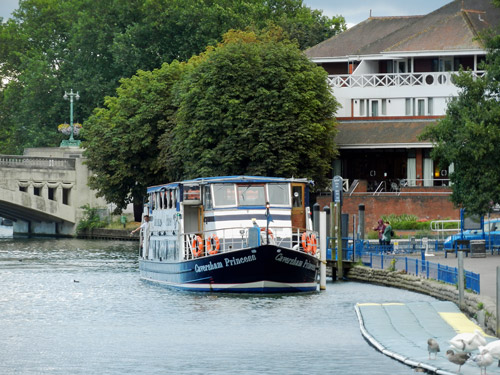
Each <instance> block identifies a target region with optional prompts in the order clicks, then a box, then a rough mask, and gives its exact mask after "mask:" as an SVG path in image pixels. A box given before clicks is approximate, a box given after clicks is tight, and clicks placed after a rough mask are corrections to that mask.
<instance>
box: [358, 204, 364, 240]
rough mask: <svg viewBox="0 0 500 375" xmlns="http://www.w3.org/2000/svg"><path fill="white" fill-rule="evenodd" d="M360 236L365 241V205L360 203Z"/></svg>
mask: <svg viewBox="0 0 500 375" xmlns="http://www.w3.org/2000/svg"><path fill="white" fill-rule="evenodd" d="M358 220H359V222H358V228H359V230H358V233H359V234H358V238H359V239H360V240H361V241H364V239H365V205H364V204H360V205H358Z"/></svg>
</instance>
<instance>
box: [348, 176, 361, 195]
mask: <svg viewBox="0 0 500 375" xmlns="http://www.w3.org/2000/svg"><path fill="white" fill-rule="evenodd" d="M358 185H359V180H354V181H353V182H352V185H351V187H350V188H349V191H348V194H349V196H351V195H352V193H354V190H356V188H357V187H358Z"/></svg>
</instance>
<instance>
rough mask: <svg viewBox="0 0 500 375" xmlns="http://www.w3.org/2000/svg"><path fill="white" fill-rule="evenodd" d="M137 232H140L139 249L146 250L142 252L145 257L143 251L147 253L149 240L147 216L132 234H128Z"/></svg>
mask: <svg viewBox="0 0 500 375" xmlns="http://www.w3.org/2000/svg"><path fill="white" fill-rule="evenodd" d="M138 230H140V231H141V234H142V236H141V241H142V242H141V249H146V250H143V256H144V257H145V255H146V253H145V251H147V248H148V246H147V245H148V240H149V215H144V222H143V223H142V224H141V225H140V226H139V227H137V228H135V229H134V230H133V231H132V232H130V234H131V235H132V234H134V233H135V232H137V231H138Z"/></svg>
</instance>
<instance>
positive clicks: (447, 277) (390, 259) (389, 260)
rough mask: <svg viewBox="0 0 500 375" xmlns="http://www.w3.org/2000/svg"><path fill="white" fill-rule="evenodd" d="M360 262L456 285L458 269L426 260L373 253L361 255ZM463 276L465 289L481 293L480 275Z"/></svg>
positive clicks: (465, 272)
mask: <svg viewBox="0 0 500 375" xmlns="http://www.w3.org/2000/svg"><path fill="white" fill-rule="evenodd" d="M361 260H362V262H363V264H364V265H366V266H368V267H370V268H376V269H389V270H392V271H404V272H405V273H407V274H412V275H415V276H420V277H425V278H427V279H434V280H438V281H442V282H444V283H447V284H451V285H457V283H458V268H456V267H450V266H445V265H442V264H439V263H433V262H429V261H427V260H422V259H418V258H410V257H402V256H395V255H393V254H384V253H379V254H377V253H373V252H371V253H369V252H365V253H364V254H362V256H361ZM464 274H465V288H466V289H470V290H472V291H473V292H474V293H477V294H479V293H480V291H481V288H480V275H479V274H478V273H474V272H470V271H464Z"/></svg>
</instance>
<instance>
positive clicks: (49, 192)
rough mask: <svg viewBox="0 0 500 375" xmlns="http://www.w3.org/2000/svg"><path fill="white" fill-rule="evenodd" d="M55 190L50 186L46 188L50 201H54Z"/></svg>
mask: <svg viewBox="0 0 500 375" xmlns="http://www.w3.org/2000/svg"><path fill="white" fill-rule="evenodd" d="M55 190H56V189H54V188H51V187H49V189H48V198H49V199H50V200H51V201H55V200H56V199H55Z"/></svg>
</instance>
